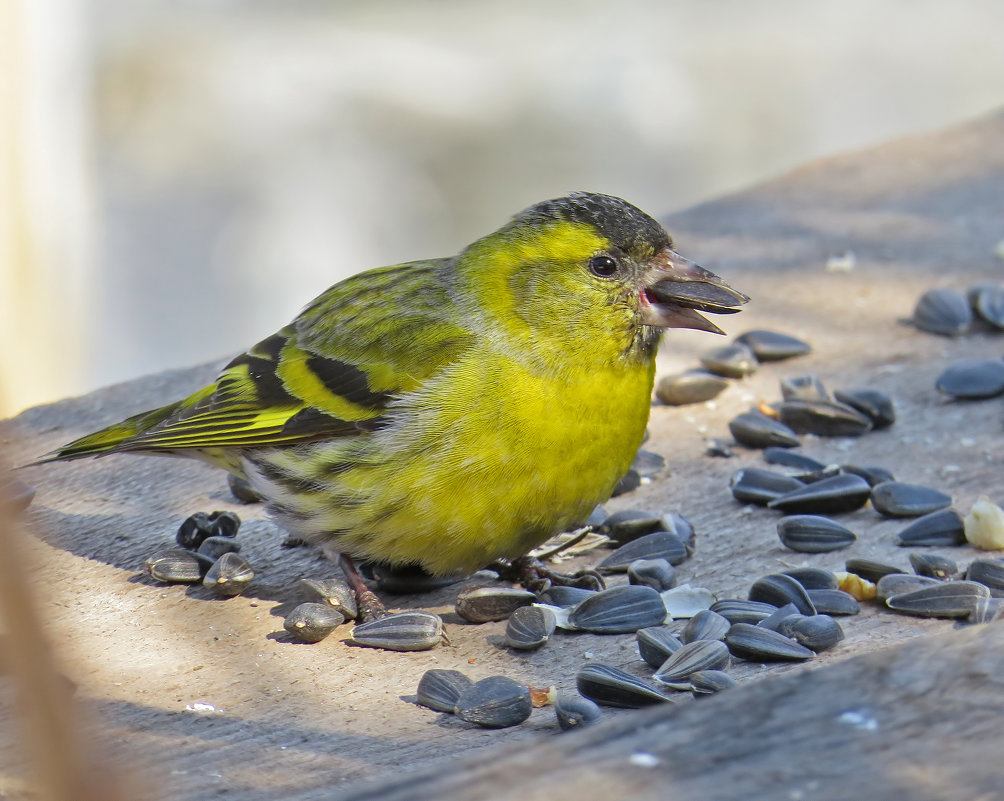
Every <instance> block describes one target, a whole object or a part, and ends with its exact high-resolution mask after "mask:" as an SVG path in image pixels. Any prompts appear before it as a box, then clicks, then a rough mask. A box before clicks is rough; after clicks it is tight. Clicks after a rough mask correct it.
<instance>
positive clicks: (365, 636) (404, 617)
mask: <svg viewBox="0 0 1004 801" xmlns="http://www.w3.org/2000/svg"><path fill="white" fill-rule="evenodd" d="M329 608H330V607H329ZM442 639H443V621H442V620H441V619H440V617H439V616H438V615H433V614H431V613H429V612H398V613H397V614H393V615H387V617H382V618H379V619H377V620H371V621H369V622H368V623H360V624H359V625H357V626H356V627H355V628H354V629H352V633H351V634H350V635H349V641H350V642H352V643H354V644H355V645H362V646H366V647H368V648H383V649H385V650H387V651H427V650H429V649H430V648H433V647H435V646H437V645H439V643H440V641H441V640H442Z"/></svg>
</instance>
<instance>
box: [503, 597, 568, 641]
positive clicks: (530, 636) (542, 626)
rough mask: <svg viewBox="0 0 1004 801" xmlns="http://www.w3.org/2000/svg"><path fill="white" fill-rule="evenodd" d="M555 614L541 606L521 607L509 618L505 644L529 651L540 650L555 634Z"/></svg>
mask: <svg viewBox="0 0 1004 801" xmlns="http://www.w3.org/2000/svg"><path fill="white" fill-rule="evenodd" d="M555 625H556V620H555V617H554V613H553V612H552V611H550V610H549V609H544V608H543V607H541V606H521V607H520V608H519V609H517V610H516V611H514V612H513V613H512V615H510V617H509V622H508V623H507V624H506V627H505V644H506V645H508V646H509V647H510V648H516V649H518V650H521V651H528V650H531V649H533V648H539V647H540V646H542V645H543V644H544V643H545V642H547V641H548V639H549V638H550V636H551V635H552V634H554V628H555Z"/></svg>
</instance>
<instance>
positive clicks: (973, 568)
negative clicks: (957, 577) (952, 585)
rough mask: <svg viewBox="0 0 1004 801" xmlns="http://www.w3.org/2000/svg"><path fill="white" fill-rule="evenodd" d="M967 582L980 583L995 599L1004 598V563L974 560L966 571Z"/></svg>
mask: <svg viewBox="0 0 1004 801" xmlns="http://www.w3.org/2000/svg"><path fill="white" fill-rule="evenodd" d="M966 580H968V581H978V582H979V583H980V584H982V585H983V586H984V587H986V588H987V589H989V590H990V595H992V596H993V597H994V598H1004V562H1001V561H1000V560H998V559H974V560H973V561H972V562H970V563H969V569H968V570H966Z"/></svg>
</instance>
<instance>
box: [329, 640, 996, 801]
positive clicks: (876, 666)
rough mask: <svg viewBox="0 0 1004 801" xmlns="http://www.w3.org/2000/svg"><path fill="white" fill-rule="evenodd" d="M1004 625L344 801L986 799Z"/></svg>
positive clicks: (637, 717)
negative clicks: (445, 799)
mask: <svg viewBox="0 0 1004 801" xmlns="http://www.w3.org/2000/svg"><path fill="white" fill-rule="evenodd" d="M1002 664H1004V623H995V624H992V625H990V626H979V627H977V626H973V627H968V628H966V629H964V630H961V631H956V632H951V633H948V634H943V635H938V636H933V637H927V638H924V639H922V640H916V641H913V642H908V643H905V644H903V645H900V646H897V647H894V648H888V649H884V650H881V651H877V652H874V653H871V654H867V655H865V656H862V657H856V658H854V659H849V660H847V661H846V662H843V663H841V664H839V665H833V666H831V667H828V668H824V669H822V670H817V671H813V672H805V673H799V674H796V675H788V676H781V677H778V678H772V679H764V680H763V681H759V682H756V683H754V684H750V685H747V686H744V687H740V688H736V689H733V690H730V691H728V692H726V693H721V694H720V695H718V696H715V697H712V698H710V699H707V700H702V701H700V702H695V703H692V704H687V705H684V706H679V707H677V706H674V705H669V704H667V705H664V706H659V707H655V708H651V709H647V710H643V711H638V712H634V713H632V714H630V715H625V716H622V717H619V718H617V719H616V720H612V721H610V722H608V723H605V724H599V725H597V726H594V727H592V728H590V729H587V730H584V731H580V732H574V733H570V734H568V735H564V736H561V737H555V738H551V739H546V740H543V739H542V740H539V741H537V742H534V743H532V744H529V745H521V746H519V747H515V748H507V749H505V750H504V751H503V750H501V749H498V750H495V751H493V752H491V753H483V754H479V755H477V756H474V757H471V758H467V759H465V760H463V761H462V762H460V763H459V764H455V765H452V766H450V767H449V768H448V769H445V770H444V769H443V768H442V767H437V768H435V769H432V770H428V771H426V772H424V773H423V774H422V775H420V776H409V777H407V778H406V779H396V780H389V781H386V782H382V783H380V784H376V785H373V786H369V787H366V788H363V789H359V790H357V791H354V792H349V793H344V794H341V795H339V796H337V798H338V799H339V801H371V800H372V801H377V799H379V801H425V800H426V799H428V800H429V801H432V799H441V798H449V799H452V801H467V799H470V801H485V800H486V799H492V801H510V799H511V800H512V801H516V800H517V799H519V800H520V801H533V800H534V799H541V800H542V801H544V800H545V799H555V798H574V799H576V801H609V799H614V798H630V799H633V801H645V799H652V801H657V800H658V801H665V799H673V801H749V799H753V798H765V799H766V798H776V799H793V800H795V801H799V800H800V799H806V801H807V800H808V799H814V800H821V799H840V800H841V801H843V799H848V798H858V799H869V801H879V800H880V799H881V801H945V799H952V801H988V800H989V799H996V798H1000V797H1001V793H1002V791H1004V784H1002V778H1001V771H1000V763H999V760H998V759H996V758H994V757H992V756H991V753H990V752H993V751H995V750H996V747H997V744H998V743H999V741H1000V731H1001V721H1002V720H1004V670H1002V669H1001V665H1002Z"/></svg>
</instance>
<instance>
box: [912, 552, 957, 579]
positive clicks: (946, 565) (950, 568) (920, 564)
mask: <svg viewBox="0 0 1004 801" xmlns="http://www.w3.org/2000/svg"><path fill="white" fill-rule="evenodd" d="M910 564H911V565H913V572H914V573H916V574H917V575H918V576H929V577H930V578H935V579H939V580H941V579H950V578H953V577H954V576H956V575H958V572H959V566H958V565H957V564H955V560H954V559H952V558H951V557H949V556H943V555H942V554H937V553H918V552H914V553H911V554H910Z"/></svg>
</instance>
